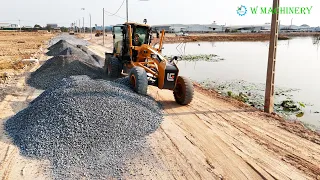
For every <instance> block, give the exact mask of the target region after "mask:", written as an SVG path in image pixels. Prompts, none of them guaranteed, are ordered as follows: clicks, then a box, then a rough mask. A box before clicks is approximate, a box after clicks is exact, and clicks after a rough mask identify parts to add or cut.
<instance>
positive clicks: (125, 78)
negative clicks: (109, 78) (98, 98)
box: [113, 77, 132, 88]
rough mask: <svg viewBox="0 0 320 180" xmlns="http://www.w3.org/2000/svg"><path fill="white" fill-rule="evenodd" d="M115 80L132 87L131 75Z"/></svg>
mask: <svg viewBox="0 0 320 180" xmlns="http://www.w3.org/2000/svg"><path fill="white" fill-rule="evenodd" d="M113 82H115V83H118V84H122V85H124V86H126V87H130V88H131V87H132V85H131V83H130V79H129V77H123V78H118V79H116V80H113Z"/></svg>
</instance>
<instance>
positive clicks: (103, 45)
mask: <svg viewBox="0 0 320 180" xmlns="http://www.w3.org/2000/svg"><path fill="white" fill-rule="evenodd" d="M102 19H103V22H102V30H103V46H104V37H105V34H104V33H105V30H104V8H103V18H102Z"/></svg>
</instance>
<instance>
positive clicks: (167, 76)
mask: <svg viewBox="0 0 320 180" xmlns="http://www.w3.org/2000/svg"><path fill="white" fill-rule="evenodd" d="M148 50H149V51H150V55H151V58H152V59H156V60H158V62H159V69H158V70H159V72H158V73H159V82H158V83H159V84H158V85H159V86H158V87H159V88H160V89H170V90H173V89H174V87H175V84H176V81H177V78H178V74H179V69H178V67H177V66H176V64H174V63H170V62H169V61H168V60H167V59H166V58H165V57H163V56H162V55H161V54H160V53H159V52H158V51H156V50H154V49H151V48H148Z"/></svg>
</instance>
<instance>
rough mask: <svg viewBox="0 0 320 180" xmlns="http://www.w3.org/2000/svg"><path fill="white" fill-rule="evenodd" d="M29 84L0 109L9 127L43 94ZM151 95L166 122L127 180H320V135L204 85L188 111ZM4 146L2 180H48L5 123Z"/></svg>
mask: <svg viewBox="0 0 320 180" xmlns="http://www.w3.org/2000/svg"><path fill="white" fill-rule="evenodd" d="M110 41H111V39H109V41H108V42H107V43H108V44H112V43H111V42H110ZM91 42H92V44H91V45H89V46H88V47H89V49H90V50H91V51H93V52H95V53H96V54H98V55H100V56H102V55H104V52H105V51H110V50H111V49H112V48H110V47H103V46H101V45H99V44H95V43H94V40H92V41H91ZM35 68H37V67H35ZM24 80H25V77H21V78H20V79H19V81H18V82H20V83H18V84H17V87H18V86H21V87H24V88H25V89H26V90H25V91H24V93H22V94H19V95H7V96H6V98H5V100H4V101H2V102H1V103H0V112H1V113H0V119H1V120H2V121H3V120H5V119H6V118H8V117H10V116H12V115H14V114H15V113H17V112H18V111H20V110H21V109H23V108H24V107H25V106H27V104H28V102H30V100H32V99H34V98H35V97H36V96H37V95H39V94H40V93H41V92H40V91H37V90H34V89H28V87H27V86H26V85H25V82H24ZM148 92H149V94H150V95H151V96H152V97H154V98H155V99H156V100H157V101H159V102H161V103H162V104H163V108H164V116H165V119H164V121H163V123H162V124H161V126H160V128H159V129H158V130H157V131H156V132H154V133H153V134H151V135H150V136H149V137H147V142H148V143H149V145H150V151H148V152H146V154H143V155H141V156H137V157H136V158H134V159H132V160H128V162H127V167H128V168H129V171H127V172H125V174H124V176H125V177H126V179H137V180H140V179H237V180H238V179H320V136H319V135H318V134H316V133H312V132H310V131H308V130H306V129H304V128H303V127H302V126H301V125H300V124H294V123H287V122H285V121H283V120H279V119H276V118H274V117H271V116H267V115H266V114H264V113H261V112H260V111H258V110H256V109H253V108H250V107H247V106H244V105H242V104H241V103H237V102H235V101H233V100H230V99H225V98H223V97H220V96H218V95H217V94H214V93H211V92H208V91H206V90H203V89H201V88H199V87H196V91H195V97H194V100H193V102H192V103H191V104H190V105H188V106H178V105H177V104H176V103H175V102H174V98H173V95H172V92H171V91H168V90H159V89H157V88H155V87H149V90H148ZM4 112H5V113H4ZM151 118H152V117H151ZM0 140H1V141H0V178H1V179H8V180H9V179H49V177H47V176H46V175H45V174H46V173H45V172H46V171H45V169H44V167H45V166H46V163H47V162H42V161H40V160H34V159H27V158H25V157H22V156H21V155H19V149H18V148H17V147H15V146H14V145H12V143H11V142H10V140H9V139H8V138H7V136H6V135H5V132H4V131H3V127H2V123H1V127H0Z"/></svg>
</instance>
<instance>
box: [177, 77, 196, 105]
mask: <svg viewBox="0 0 320 180" xmlns="http://www.w3.org/2000/svg"><path fill="white" fill-rule="evenodd" d="M193 93H194V88H193V84H192V82H191V81H190V79H189V78H187V77H183V76H179V77H178V80H177V84H176V86H175V88H174V90H173V95H174V99H175V100H176V102H177V103H178V104H180V105H188V104H189V103H190V102H191V101H192V99H193Z"/></svg>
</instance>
